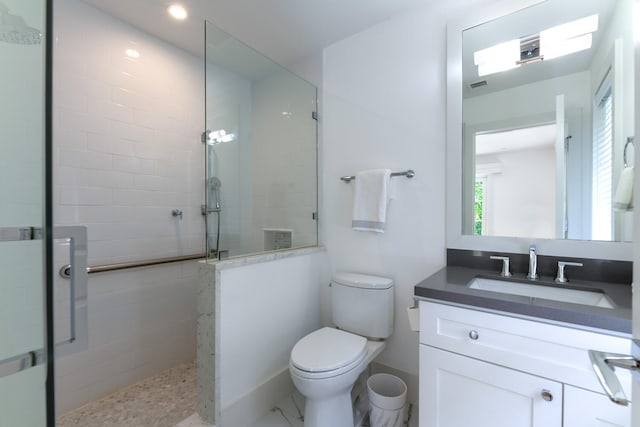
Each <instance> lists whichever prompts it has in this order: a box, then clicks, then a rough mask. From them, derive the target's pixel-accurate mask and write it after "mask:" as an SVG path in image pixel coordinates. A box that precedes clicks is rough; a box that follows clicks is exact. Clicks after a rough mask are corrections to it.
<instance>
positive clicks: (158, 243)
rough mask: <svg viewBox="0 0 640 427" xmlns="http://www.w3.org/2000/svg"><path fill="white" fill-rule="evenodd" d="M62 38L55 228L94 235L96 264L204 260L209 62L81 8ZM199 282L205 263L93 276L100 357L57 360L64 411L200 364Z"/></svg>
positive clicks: (59, 10)
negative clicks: (82, 228) (81, 228)
mask: <svg viewBox="0 0 640 427" xmlns="http://www.w3.org/2000/svg"><path fill="white" fill-rule="evenodd" d="M54 30H55V35H56V43H55V47H54V149H55V154H54V169H55V176H54V191H55V193H54V221H55V223H56V224H58V225H62V224H65V225H66V224H85V225H87V227H88V239H89V243H88V251H89V263H90V264H91V265H94V264H103V263H111V262H119V261H133V260H144V259H151V258H156V257H163V256H172V255H183V254H184V255H187V254H196V253H201V252H202V250H203V247H204V220H203V217H202V216H201V214H200V204H201V203H202V202H203V198H204V196H203V194H204V192H203V179H202V177H203V176H204V158H203V156H204V149H203V146H202V143H201V142H200V133H201V131H202V129H203V127H204V125H203V122H204V114H203V106H204V99H203V97H204V89H203V88H204V75H203V67H202V60H201V59H199V58H196V57H193V56H192V55H190V54H187V53H185V52H184V51H181V50H179V49H177V48H174V47H173V46H171V45H169V44H167V43H164V42H161V41H160V40H158V39H156V38H154V37H151V36H149V35H147V34H146V33H143V32H141V31H139V30H137V29H135V28H132V27H130V26H129V25H127V24H124V23H122V22H121V21H118V20H116V19H114V18H112V17H110V16H109V15H106V14H104V13H102V12H100V11H98V10H97V9H94V8H92V7H90V6H88V5H86V4H85V3H82V2H79V1H77V0H59V1H57V2H56V4H55V29H54ZM127 48H134V49H136V50H138V51H139V52H140V57H139V58H138V59H135V60H133V59H131V58H128V57H127V56H126V55H125V50H126V49H127ZM174 208H178V209H181V210H183V212H184V216H183V219H182V220H178V219H176V218H173V217H172V216H171V210H172V209H174ZM57 255H60V257H61V258H62V254H57ZM196 280H197V269H196V267H195V262H193V263H182V264H180V263H178V264H170V265H165V266H159V267H150V268H145V269H137V270H124V271H120V272H112V273H100V274H95V275H90V277H89V285H88V291H89V296H88V307H89V308H88V310H89V325H88V327H89V348H88V349H87V350H86V351H83V352H80V353H76V354H74V355H71V356H67V357H62V358H59V360H58V362H57V366H56V370H57V379H56V385H57V388H58V394H57V395H58V399H57V404H58V412H59V413H62V412H65V411H66V410H68V409H71V408H73V407H76V406H79V405H81V404H83V403H86V402H88V401H90V400H93V399H95V398H98V397H100V396H103V395H105V394H108V393H110V392H112V391H114V390H116V389H118V388H121V387H123V386H125V385H127V384H130V383H131V382H134V381H136V380H139V379H142V378H145V377H147V376H150V375H153V374H155V373H157V372H159V371H161V370H164V369H167V368H169V367H172V366H175V365H176V364H178V363H181V362H187V361H191V360H193V359H194V358H195V328H196V326H195V319H196V289H195V284H196ZM56 281H57V284H56V285H57V286H63V287H64V286H67V283H66V282H65V281H64V280H62V279H60V278H57V279H56Z"/></svg>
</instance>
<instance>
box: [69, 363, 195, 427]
mask: <svg viewBox="0 0 640 427" xmlns="http://www.w3.org/2000/svg"><path fill="white" fill-rule="evenodd" d="M196 390H197V387H196V369H195V363H188V364H184V365H179V366H176V367H175V368H172V369H169V370H167V371H164V372H162V373H160V374H158V375H156V376H154V377H150V378H147V379H145V380H143V381H140V382H138V383H135V384H133V385H131V386H129V387H127V388H124V389H122V390H118V391H117V392H115V393H113V394H111V395H109V396H106V397H104V398H102V399H100V400H96V401H94V402H91V403H88V404H86V405H84V406H82V407H80V408H78V409H75V410H73V411H70V412H67V413H66V414H64V415H62V416H61V417H59V418H58V420H57V425H58V427H173V426H174V425H176V424H177V423H179V422H180V421H182V420H184V419H185V418H187V417H188V416H190V415H191V414H193V413H194V412H195V410H196V404H197V395H196V393H197V391H196Z"/></svg>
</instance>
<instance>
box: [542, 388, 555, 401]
mask: <svg viewBox="0 0 640 427" xmlns="http://www.w3.org/2000/svg"><path fill="white" fill-rule="evenodd" d="M540 395H541V396H542V399H544V400H545V401H547V402H551V401H552V400H553V394H551V392H550V391H549V390H547V389H546V388H545V389H543V390H542V393H540Z"/></svg>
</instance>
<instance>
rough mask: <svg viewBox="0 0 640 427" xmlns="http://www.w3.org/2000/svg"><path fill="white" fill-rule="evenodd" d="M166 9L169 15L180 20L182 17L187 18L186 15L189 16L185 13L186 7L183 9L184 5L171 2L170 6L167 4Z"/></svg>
mask: <svg viewBox="0 0 640 427" xmlns="http://www.w3.org/2000/svg"><path fill="white" fill-rule="evenodd" d="M167 11H168V12H169V15H171V16H172V17H174V18H175V19H179V20H181V21H182V20H183V19H187V16H189V15H188V14H187V9H185V8H184V6H182V5H180V4H172V5H171V6H169V9H167Z"/></svg>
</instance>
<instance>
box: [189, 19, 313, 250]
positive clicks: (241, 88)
mask: <svg viewBox="0 0 640 427" xmlns="http://www.w3.org/2000/svg"><path fill="white" fill-rule="evenodd" d="M205 60H206V61H205V64H206V76H205V77H206V128H207V130H206V131H205V132H204V133H203V135H202V142H203V143H204V146H205V157H206V167H205V171H206V177H205V180H204V182H205V189H204V193H205V199H206V205H205V206H204V207H203V208H202V212H203V214H205V215H206V220H207V221H206V222H207V226H206V228H207V230H206V245H207V248H206V252H207V254H208V256H209V257H210V258H216V257H218V258H220V257H226V256H240V255H245V254H252V253H257V252H263V251H270V250H277V249H287V248H293V247H302V246H310V245H315V244H317V223H316V217H317V216H316V211H317V162H316V157H317V156H316V153H317V150H316V140H317V131H316V128H317V122H316V117H317V115H316V96H317V94H316V88H315V87H314V86H313V85H311V84H309V83H308V82H306V81H304V80H303V79H301V78H299V77H298V76H296V75H295V74H293V73H291V72H290V71H288V70H286V69H285V68H283V67H281V66H280V65H278V64H276V63H274V62H273V61H271V60H270V59H268V58H266V57H264V56H263V55H261V54H260V53H258V52H256V51H255V50H253V49H251V48H250V47H248V46H246V45H244V44H242V43H241V42H239V41H238V40H236V39H234V38H233V37H231V36H229V35H228V34H226V33H224V32H223V31H221V30H220V29H218V28H217V27H215V26H214V25H213V24H211V23H209V22H207V23H206V51H205ZM223 182H224V186H222V183H223Z"/></svg>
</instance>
